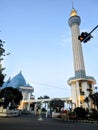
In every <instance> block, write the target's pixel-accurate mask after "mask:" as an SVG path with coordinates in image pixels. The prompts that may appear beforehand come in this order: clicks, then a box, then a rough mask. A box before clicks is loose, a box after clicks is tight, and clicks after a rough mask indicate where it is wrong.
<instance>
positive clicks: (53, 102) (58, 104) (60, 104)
mask: <svg viewBox="0 0 98 130" xmlns="http://www.w3.org/2000/svg"><path fill="white" fill-rule="evenodd" d="M57 107H58V108H59V109H61V108H62V107H64V101H62V100H61V99H53V100H51V101H50V108H53V109H57Z"/></svg>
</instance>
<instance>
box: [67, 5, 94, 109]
mask: <svg viewBox="0 0 98 130" xmlns="http://www.w3.org/2000/svg"><path fill="white" fill-rule="evenodd" d="M80 23H81V19H80V17H79V16H78V15H77V11H76V10H75V9H74V8H72V10H71V13H70V18H69V20H68V24H69V26H70V28H71V35H72V50H73V62H74V73H75V76H74V77H71V78H69V80H68V84H69V85H70V86H71V98H72V102H73V103H74V104H75V107H83V108H87V107H88V106H89V108H92V107H93V106H92V103H91V102H89V104H88V105H87V103H85V102H84V100H85V98H86V97H89V95H90V94H93V93H94V84H95V83H96V80H95V79H94V78H93V77H91V76H87V75H86V70H85V65H84V58H83V52H82V44H81V42H80V41H79V40H78V36H79V35H80V29H79V25H80Z"/></svg>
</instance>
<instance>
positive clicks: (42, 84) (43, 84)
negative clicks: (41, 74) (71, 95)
mask: <svg viewBox="0 0 98 130" xmlns="http://www.w3.org/2000/svg"><path fill="white" fill-rule="evenodd" d="M31 83H34V84H37V85H41V86H47V87H52V88H57V89H63V90H64V89H68V87H65V88H63V87H58V86H54V85H49V84H45V83H39V82H33V81H32V82H31Z"/></svg>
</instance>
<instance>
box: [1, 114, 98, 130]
mask: <svg viewBox="0 0 98 130" xmlns="http://www.w3.org/2000/svg"><path fill="white" fill-rule="evenodd" d="M0 130H98V124H94V123H82V122H65V121H60V120H56V119H51V118H43V120H42V121H39V120H38V117H36V116H34V115H22V116H19V117H9V118H0Z"/></svg>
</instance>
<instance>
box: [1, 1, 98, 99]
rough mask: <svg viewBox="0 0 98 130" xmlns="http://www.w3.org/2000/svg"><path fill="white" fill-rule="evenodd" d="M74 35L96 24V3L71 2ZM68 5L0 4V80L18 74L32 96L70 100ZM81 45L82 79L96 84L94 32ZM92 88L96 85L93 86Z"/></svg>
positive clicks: (97, 44)
mask: <svg viewBox="0 0 98 130" xmlns="http://www.w3.org/2000/svg"><path fill="white" fill-rule="evenodd" d="M74 8H75V9H76V10H77V12H78V15H79V16H80V17H81V25H80V31H81V32H82V31H87V32H90V31H91V30H92V29H93V28H94V27H95V26H96V25H97V24H98V15H97V13H98V1H97V0H90V1H89V0H81V1H80V0H74ZM71 9H72V0H0V30H1V33H0V37H1V39H2V40H4V41H5V44H4V47H5V49H6V53H8V52H10V53H11V54H10V55H9V56H6V57H5V58H4V61H3V66H4V67H6V69H5V71H4V73H6V74H7V76H6V78H5V80H7V79H8V78H9V77H13V76H15V75H16V74H18V73H19V72H20V71H22V74H23V75H24V77H25V79H26V81H27V83H29V84H30V85H32V86H33V87H34V89H35V91H34V95H35V97H36V98H37V97H39V96H43V95H48V96H50V97H70V86H68V84H67V80H68V79H69V78H70V77H72V76H74V70H73V69H74V67H73V57H72V46H71V45H72V42H71V32H70V27H69V26H68V19H69V16H70V12H71ZM92 35H93V36H94V38H93V39H91V41H90V42H89V43H87V44H83V43H82V46H83V55H84V61H85V68H86V74H87V75H88V76H94V78H95V79H96V81H98V69H97V68H98V60H97V55H98V54H97V53H98V29H96V30H95V31H94V32H93V33H92ZM97 85H98V83H97V84H96V86H97Z"/></svg>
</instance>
